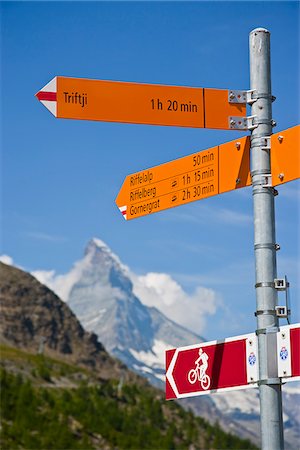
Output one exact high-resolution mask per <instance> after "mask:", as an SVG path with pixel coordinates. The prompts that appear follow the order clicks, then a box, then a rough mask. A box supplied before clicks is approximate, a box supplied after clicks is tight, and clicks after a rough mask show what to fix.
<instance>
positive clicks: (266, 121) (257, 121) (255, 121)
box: [253, 116, 276, 127]
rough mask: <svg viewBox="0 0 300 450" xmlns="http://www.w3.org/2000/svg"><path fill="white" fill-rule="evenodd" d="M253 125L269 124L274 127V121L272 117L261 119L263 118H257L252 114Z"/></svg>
mask: <svg viewBox="0 0 300 450" xmlns="http://www.w3.org/2000/svg"><path fill="white" fill-rule="evenodd" d="M253 125H254V126H258V125H271V126H272V127H276V122H275V120H274V119H263V118H259V119H258V118H257V117H256V116H254V119H253Z"/></svg>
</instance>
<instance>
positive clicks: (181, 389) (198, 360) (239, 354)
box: [166, 333, 258, 400]
mask: <svg viewBox="0 0 300 450" xmlns="http://www.w3.org/2000/svg"><path fill="white" fill-rule="evenodd" d="M257 380H258V356H257V337H256V335H255V333H251V334H246V335H243V336H237V337H233V338H227V339H224V340H223V341H212V342H205V343H201V344H199V345H190V346H187V347H179V348H177V349H172V350H167V351H166V399H167V400H171V399H175V398H185V397H193V396H197V395H204V394H208V393H214V392H220V391H230V390H236V389H244V388H251V387H257Z"/></svg>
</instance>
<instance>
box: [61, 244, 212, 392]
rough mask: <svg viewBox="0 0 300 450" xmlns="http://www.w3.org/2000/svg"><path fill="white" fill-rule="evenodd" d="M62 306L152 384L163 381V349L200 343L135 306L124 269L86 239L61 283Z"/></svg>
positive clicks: (138, 303)
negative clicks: (82, 252)
mask: <svg viewBox="0 0 300 450" xmlns="http://www.w3.org/2000/svg"><path fill="white" fill-rule="evenodd" d="M65 281H66V283H67V284H68V286H69V293H68V298H67V302H68V304H69V306H70V307H71V309H72V310H73V311H74V312H75V314H76V315H77V317H78V318H79V319H80V321H81V323H82V325H83V326H84V328H85V329H87V330H88V331H93V332H95V333H96V334H97V335H98V336H99V339H100V341H101V342H102V343H103V344H104V346H105V348H106V349H107V350H108V351H109V352H110V353H112V354H113V355H115V356H116V357H118V358H119V359H121V360H122V361H123V362H124V363H125V364H126V365H128V366H129V367H130V368H132V369H133V370H135V371H136V372H138V373H140V374H142V375H144V376H146V377H147V378H148V379H149V380H150V381H151V382H152V383H154V384H158V385H160V384H161V383H160V382H159V380H161V382H162V381H164V372H165V370H164V355H165V350H166V348H174V347H176V346H179V345H188V344H191V343H197V342H202V341H203V338H201V337H200V336H198V335H196V334H194V333H192V332H190V331H188V330H187V329H185V328H183V327H181V326H180V325H178V324H176V323H174V322H173V321H171V320H169V319H168V318H167V317H166V316H164V315H163V314H162V313H161V312H160V311H158V309H156V308H153V307H147V306H145V305H144V304H142V303H141V301H140V300H139V299H138V298H137V297H136V295H135V294H134V292H133V284H132V281H131V279H130V274H129V271H128V269H127V268H126V267H125V266H124V265H123V264H122V263H121V262H120V260H119V258H118V257H117V256H116V255H115V254H113V253H112V252H111V250H110V249H109V248H108V247H107V245H106V244H104V242H102V241H100V240H99V239H95V238H94V239H92V240H91V241H90V242H89V244H88V246H87V248H86V251H85V256H84V258H83V259H82V260H81V261H79V262H77V263H76V265H75V267H74V268H73V269H72V270H71V272H70V273H69V274H68V275H67V277H66V279H65Z"/></svg>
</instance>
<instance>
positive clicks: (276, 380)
mask: <svg viewBox="0 0 300 450" xmlns="http://www.w3.org/2000/svg"><path fill="white" fill-rule="evenodd" d="M257 384H258V385H259V386H261V385H263V384H281V378H268V379H266V380H258V382H257Z"/></svg>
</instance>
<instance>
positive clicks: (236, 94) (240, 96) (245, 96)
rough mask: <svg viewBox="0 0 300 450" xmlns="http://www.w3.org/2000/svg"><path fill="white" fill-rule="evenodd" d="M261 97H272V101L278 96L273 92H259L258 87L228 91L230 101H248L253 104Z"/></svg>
mask: <svg viewBox="0 0 300 450" xmlns="http://www.w3.org/2000/svg"><path fill="white" fill-rule="evenodd" d="M260 98H266V99H270V100H271V101H272V102H274V101H275V100H276V97H274V95H272V94H265V93H258V92H257V91H256V89H249V90H248V91H243V90H236V89H230V90H229V91H228V102H229V103H247V104H248V105H252V103H255V102H256V101H257V100H258V99H260Z"/></svg>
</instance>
